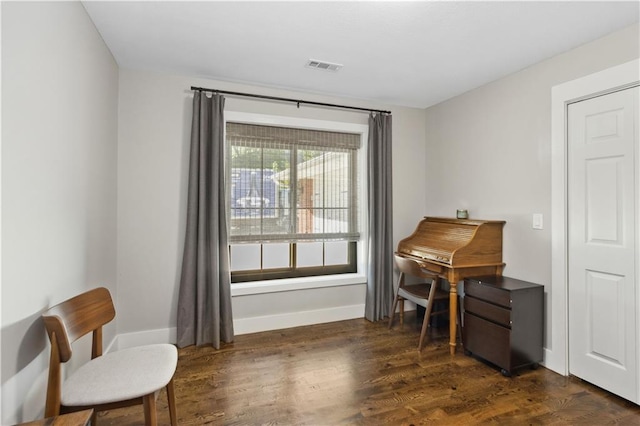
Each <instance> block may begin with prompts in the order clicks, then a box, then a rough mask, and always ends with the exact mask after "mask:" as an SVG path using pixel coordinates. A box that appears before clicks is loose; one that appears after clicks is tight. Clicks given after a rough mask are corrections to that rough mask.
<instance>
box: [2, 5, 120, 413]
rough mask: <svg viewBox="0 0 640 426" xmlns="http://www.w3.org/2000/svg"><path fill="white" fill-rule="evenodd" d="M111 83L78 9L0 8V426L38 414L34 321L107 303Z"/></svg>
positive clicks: (42, 379) (111, 73)
mask: <svg viewBox="0 0 640 426" xmlns="http://www.w3.org/2000/svg"><path fill="white" fill-rule="evenodd" d="M117 78H118V68H117V65H116V63H115V61H114V60H113V58H112V56H111V54H110V52H109V50H108V49H107V48H106V46H105V45H104V43H103V41H102V39H101V38H100V36H99V35H98V33H97V31H96V30H95V28H94V26H93V23H92V22H91V20H90V19H89V18H88V16H87V14H86V12H85V10H84V8H83V7H82V5H81V4H80V3H79V2H68V3H57V2H56V3H18V2H15V3H14V2H3V3H2V335H1V336H2V372H1V373H2V374H1V377H2V414H1V415H0V421H1V422H2V424H13V423H16V422H19V421H27V420H33V419H35V418H37V417H41V416H42V415H43V412H44V402H45V400H44V396H45V394H44V387H45V385H46V369H47V366H48V359H49V343H48V339H47V337H46V332H45V330H44V324H43V323H42V321H41V319H40V314H41V313H42V312H43V311H44V310H45V309H47V308H48V307H50V306H52V305H53V304H56V303H57V302H60V301H62V300H64V299H66V298H68V297H71V296H74V295H76V294H77V293H80V292H82V291H84V290H85V289H88V288H91V287H95V286H98V285H103V286H106V287H108V288H109V289H110V290H111V291H112V293H114V296H115V290H116V287H115V285H116V257H115V251H116V239H115V238H116V148H117V144H116V138H117V121H116V120H117V95H118V91H117V85H118V79H117ZM114 336H115V327H114V326H112V327H108V328H107V329H106V330H105V339H106V342H109V341H110V340H112V339H113V338H114ZM87 356H88V354H87Z"/></svg>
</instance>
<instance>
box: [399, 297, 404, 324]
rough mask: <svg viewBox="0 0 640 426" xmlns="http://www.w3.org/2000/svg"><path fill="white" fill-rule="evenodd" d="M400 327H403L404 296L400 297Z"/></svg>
mask: <svg viewBox="0 0 640 426" xmlns="http://www.w3.org/2000/svg"><path fill="white" fill-rule="evenodd" d="M398 302H399V303H400V328H402V327H404V298H402V297H401V298H400V300H399V301H398Z"/></svg>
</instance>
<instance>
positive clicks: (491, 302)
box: [462, 275, 544, 376]
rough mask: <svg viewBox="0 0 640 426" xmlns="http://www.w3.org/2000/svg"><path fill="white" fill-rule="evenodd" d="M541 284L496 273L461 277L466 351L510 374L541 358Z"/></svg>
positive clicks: (536, 362)
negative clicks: (462, 278)
mask: <svg viewBox="0 0 640 426" xmlns="http://www.w3.org/2000/svg"><path fill="white" fill-rule="evenodd" d="M543 303H544V287H543V286H541V285H539V284H534V283H530V282H526V281H521V280H517V279H514V278H509V277H503V276H499V275H490V276H483V277H470V278H466V279H465V280H464V321H463V325H464V327H463V331H462V342H463V345H464V350H465V353H467V354H473V355H475V356H477V357H480V358H482V359H485V360H487V361H489V362H491V363H492V364H495V365H497V366H498V367H500V368H501V369H502V374H503V375H505V376H510V375H511V373H512V372H513V370H515V369H516V368H519V367H523V366H527V365H529V366H532V367H533V368H535V367H537V366H538V363H539V362H541V361H542V345H543V342H542V339H543V323H544V320H543V310H544V308H543V306H544V305H543Z"/></svg>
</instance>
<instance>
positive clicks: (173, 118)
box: [118, 69, 425, 345]
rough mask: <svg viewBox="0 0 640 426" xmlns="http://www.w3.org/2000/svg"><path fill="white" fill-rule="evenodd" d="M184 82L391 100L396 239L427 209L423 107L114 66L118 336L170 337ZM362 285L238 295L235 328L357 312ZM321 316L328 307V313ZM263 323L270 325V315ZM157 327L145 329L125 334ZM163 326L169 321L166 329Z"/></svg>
mask: <svg viewBox="0 0 640 426" xmlns="http://www.w3.org/2000/svg"><path fill="white" fill-rule="evenodd" d="M191 86H201V87H210V88H217V89H221V90H233V91H241V92H249V93H261V94H267V95H274V96H283V97H293V98H296V99H297V98H301V99H307V100H315V101H321V102H333V103H342V104H347V105H356V106H364V107H368V108H376V109H392V110H393V143H394V149H393V155H394V159H393V160H394V165H395V172H394V176H393V178H394V191H395V197H394V198H395V202H394V204H395V205H396V206H398V208H397V209H395V211H394V214H395V220H394V223H395V225H394V233H395V236H396V240H397V239H399V238H401V237H403V236H406V235H408V234H409V233H410V232H411V231H413V228H414V227H415V225H416V224H417V222H418V219H419V218H420V217H421V216H422V215H423V214H424V213H425V193H424V192H423V191H421V190H419V188H420V186H421V185H423V183H424V181H425V171H424V167H423V159H424V157H425V128H424V116H423V110H418V109H410V108H400V107H390V106H388V105H371V104H367V103H365V102H362V101H355V100H351V99H336V98H327V97H320V96H314V95H310V94H300V93H293V92H287V91H282V90H273V89H265V88H259V87H252V86H247V85H239V84H231V83H224V82H219V81H212V80H206V79H199V78H190V77H186V76H175V75H165V74H159V73H153V72H146V71H133V70H128V69H121V70H120V100H119V143H118V308H119V310H120V313H121V315H120V318H119V322H118V333H120V334H121V337H122V341H120V344H123V345H128V344H129V343H128V342H130V341H141V340H144V341H154V340H156V339H157V340H163V339H167V338H171V337H172V333H173V332H174V328H175V322H176V305H177V297H178V283H179V278H180V277H179V275H180V267H181V262H182V249H183V241H184V229H185V211H186V198H185V197H186V188H187V186H186V185H187V171H188V151H189V140H190V139H189V138H190V136H189V135H190V130H191V108H192V107H191V101H192V92H191V90H189V89H190V87H191ZM225 110H226V111H241V112H254V113H261V114H268V115H283V116H292V117H303V118H313V119H319V120H330V121H341V122H354V123H360V124H366V123H367V120H368V116H367V114H362V113H355V112H345V111H340V110H329V109H321V108H312V107H305V106H303V107H301V108H300V109H298V108H296V106H295V105H292V104H284V103H274V102H265V101H258V100H252V99H241V98H233V97H227V101H226V105H225ZM363 304H364V285H348V286H341V287H332V288H329V289H327V288H320V289H312V290H311V289H307V290H296V291H290V292H279V293H268V294H257V295H256V294H253V295H237V296H234V298H233V310H234V319H235V323H236V325H237V331H238V332H247V331H256V328H255V327H256V326H260V325H261V326H262V327H263V328H271V327H276V326H277V327H279V326H281V325H289V326H291V325H297V324H301V323H305V321H307V322H308V321H314V320H315V319H316V318H321V317H322V315H319V313H318V312H313V311H317V310H321V311H325V313H327V314H328V315H329V316H331V315H338V316H337V317H335V316H334V317H333V318H338V317H340V315H342V318H344V317H345V316H346V317H353V316H354V312H356V311H358V309H359V314H357V313H356V314H355V316H362V315H363V312H364V311H363V309H362V306H363ZM325 318H326V317H325ZM269 324H270V325H269ZM145 330H156V331H155V332H153V333H146V337H145V336H143V335H130V336H127V334H129V333H135V332H139V331H145ZM167 330H168V331H167Z"/></svg>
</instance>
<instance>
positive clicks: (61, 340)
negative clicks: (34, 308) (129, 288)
mask: <svg viewBox="0 0 640 426" xmlns="http://www.w3.org/2000/svg"><path fill="white" fill-rule="evenodd" d="M115 315H116V311H115V308H114V306H113V300H112V299H111V294H110V293H109V290H107V289H106V288H104V287H99V288H96V289H93V290H90V291H87V292H86V293H82V294H80V295H78V296H76V297H73V298H71V299H69V300H66V301H64V302H62V303H60V304H58V305H56V306H53V307H51V308H50V309H48V310H47V311H45V312H44V313H43V314H42V318H43V319H44V324H45V327H46V328H47V334H48V335H49V339H50V340H51V345H52V349H53V347H54V346H57V349H58V353H59V360H60V362H67V361H68V360H69V359H70V358H71V353H72V349H71V344H72V343H73V342H75V341H76V340H78V339H79V338H80V337H82V336H84V335H85V334H87V333H89V332H93V340H94V342H93V354H92V358H95V357H96V356H100V355H102V326H103V325H104V324H107V323H108V322H110V321H111V320H112V319H113V318H114V317H115ZM54 340H55V342H54ZM54 343H55V345H54ZM96 348H98V349H96Z"/></svg>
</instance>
